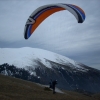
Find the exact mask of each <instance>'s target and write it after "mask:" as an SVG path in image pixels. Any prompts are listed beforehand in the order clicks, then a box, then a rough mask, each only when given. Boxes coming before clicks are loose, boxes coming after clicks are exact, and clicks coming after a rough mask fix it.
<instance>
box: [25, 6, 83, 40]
mask: <svg viewBox="0 0 100 100" xmlns="http://www.w3.org/2000/svg"><path fill="white" fill-rule="evenodd" d="M61 10H68V11H69V12H70V13H72V14H73V15H74V16H75V18H76V19H77V21H78V23H83V21H84V20H85V13H84V11H83V10H82V9H81V8H80V7H78V6H76V5H72V4H51V5H45V6H41V7H39V8H37V9H36V10H35V11H34V12H33V13H32V14H31V15H30V17H29V18H28V20H27V22H26V25H25V30H24V38H25V39H28V38H29V37H30V36H31V35H32V33H33V32H34V31H35V29H36V28H37V27H38V26H39V25H40V23H41V22H42V21H43V20H45V19H46V18H47V17H48V16H50V15H51V14H53V13H55V12H58V11H61Z"/></svg>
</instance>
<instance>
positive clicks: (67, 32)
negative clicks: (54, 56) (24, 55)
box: [0, 0, 100, 70]
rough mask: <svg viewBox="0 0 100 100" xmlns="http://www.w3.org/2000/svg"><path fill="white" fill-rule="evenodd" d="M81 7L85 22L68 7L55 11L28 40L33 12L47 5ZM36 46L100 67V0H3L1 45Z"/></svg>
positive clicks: (0, 32) (6, 46)
mask: <svg viewBox="0 0 100 100" xmlns="http://www.w3.org/2000/svg"><path fill="white" fill-rule="evenodd" d="M56 3H66V4H74V5H78V6H79V7H81V8H82V9H83V10H84V12H85V14H86V19H85V21H84V22H83V23H82V24H80V23H77V20H76V18H75V17H74V16H73V15H72V14H71V13H70V12H68V11H67V10H65V11H60V12H57V13H54V14H52V15H51V16H49V17H48V18H46V19H45V20H44V21H43V22H42V23H41V24H40V25H39V26H38V28H37V29H36V30H35V31H34V34H32V35H31V37H30V38H29V39H28V40H25V39H24V27H25V23H26V21H27V19H28V17H29V16H30V15H31V13H32V12H33V11H34V10H35V9H37V8H38V7H40V6H43V5H46V4H56ZM20 47H32V48H41V49H45V50H49V51H52V52H55V53H58V54H61V55H64V56H66V57H69V58H71V59H73V60H75V61H77V62H80V63H83V64H85V65H88V66H90V67H93V68H96V69H99V70H100V0H0V48H20Z"/></svg>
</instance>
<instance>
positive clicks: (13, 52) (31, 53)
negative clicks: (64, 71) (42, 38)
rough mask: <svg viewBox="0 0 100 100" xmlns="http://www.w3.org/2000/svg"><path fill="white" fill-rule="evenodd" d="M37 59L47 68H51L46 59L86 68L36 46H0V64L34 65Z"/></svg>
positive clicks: (81, 68)
mask: <svg viewBox="0 0 100 100" xmlns="http://www.w3.org/2000/svg"><path fill="white" fill-rule="evenodd" d="M37 60H39V61H40V62H41V63H42V64H44V65H45V66H46V67H48V68H52V66H51V64H50V63H49V62H47V60H49V61H52V62H55V63H59V64H62V65H71V67H73V68H76V69H77V68H78V69H80V70H83V71H85V70H87V69H85V68H83V67H82V66H80V64H79V63H77V62H76V61H74V60H72V59H69V58H67V57H65V56H62V55H59V54H56V53H53V52H50V51H47V50H42V49H37V48H30V47H23V48H0V65H1V64H4V63H8V64H10V65H12V64H13V65H15V66H17V67H20V68H25V67H26V66H33V67H36V65H37V63H36V61H37Z"/></svg>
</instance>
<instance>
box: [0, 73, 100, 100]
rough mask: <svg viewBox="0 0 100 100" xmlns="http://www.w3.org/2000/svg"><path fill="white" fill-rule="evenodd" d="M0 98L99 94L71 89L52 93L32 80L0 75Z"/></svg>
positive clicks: (67, 99) (57, 99)
mask: <svg viewBox="0 0 100 100" xmlns="http://www.w3.org/2000/svg"><path fill="white" fill-rule="evenodd" d="M0 100H100V94H94V95H92V96H87V95H84V94H81V93H77V92H72V91H64V94H61V93H56V94H53V93H52V91H50V90H49V89H45V88H44V87H41V86H39V85H37V84H35V83H33V82H28V81H24V80H21V79H17V78H12V77H8V76H4V75H0Z"/></svg>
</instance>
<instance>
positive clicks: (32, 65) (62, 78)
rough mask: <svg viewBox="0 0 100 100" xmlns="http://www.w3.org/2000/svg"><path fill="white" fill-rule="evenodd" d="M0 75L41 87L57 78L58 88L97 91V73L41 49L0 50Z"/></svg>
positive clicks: (99, 88) (99, 76)
mask: <svg viewBox="0 0 100 100" xmlns="http://www.w3.org/2000/svg"><path fill="white" fill-rule="evenodd" d="M4 63H7V64H4ZM12 64H13V65H14V66H13V65H12ZM22 68H24V69H22ZM0 73H2V74H5V75H9V76H13V77H17V78H21V79H25V80H28V81H33V82H38V83H40V84H44V85H47V84H49V81H50V79H52V80H55V79H57V80H58V84H57V87H59V88H61V89H66V90H73V91H78V92H84V93H91V92H92V93H97V92H100V71H99V70H97V69H94V68H91V67H88V66H86V65H84V64H81V63H77V62H75V61H74V60H71V59H69V58H67V57H64V56H61V55H58V54H56V53H53V52H50V51H46V50H42V49H36V48H28V47H25V48H15V49H12V48H1V49H0Z"/></svg>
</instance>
